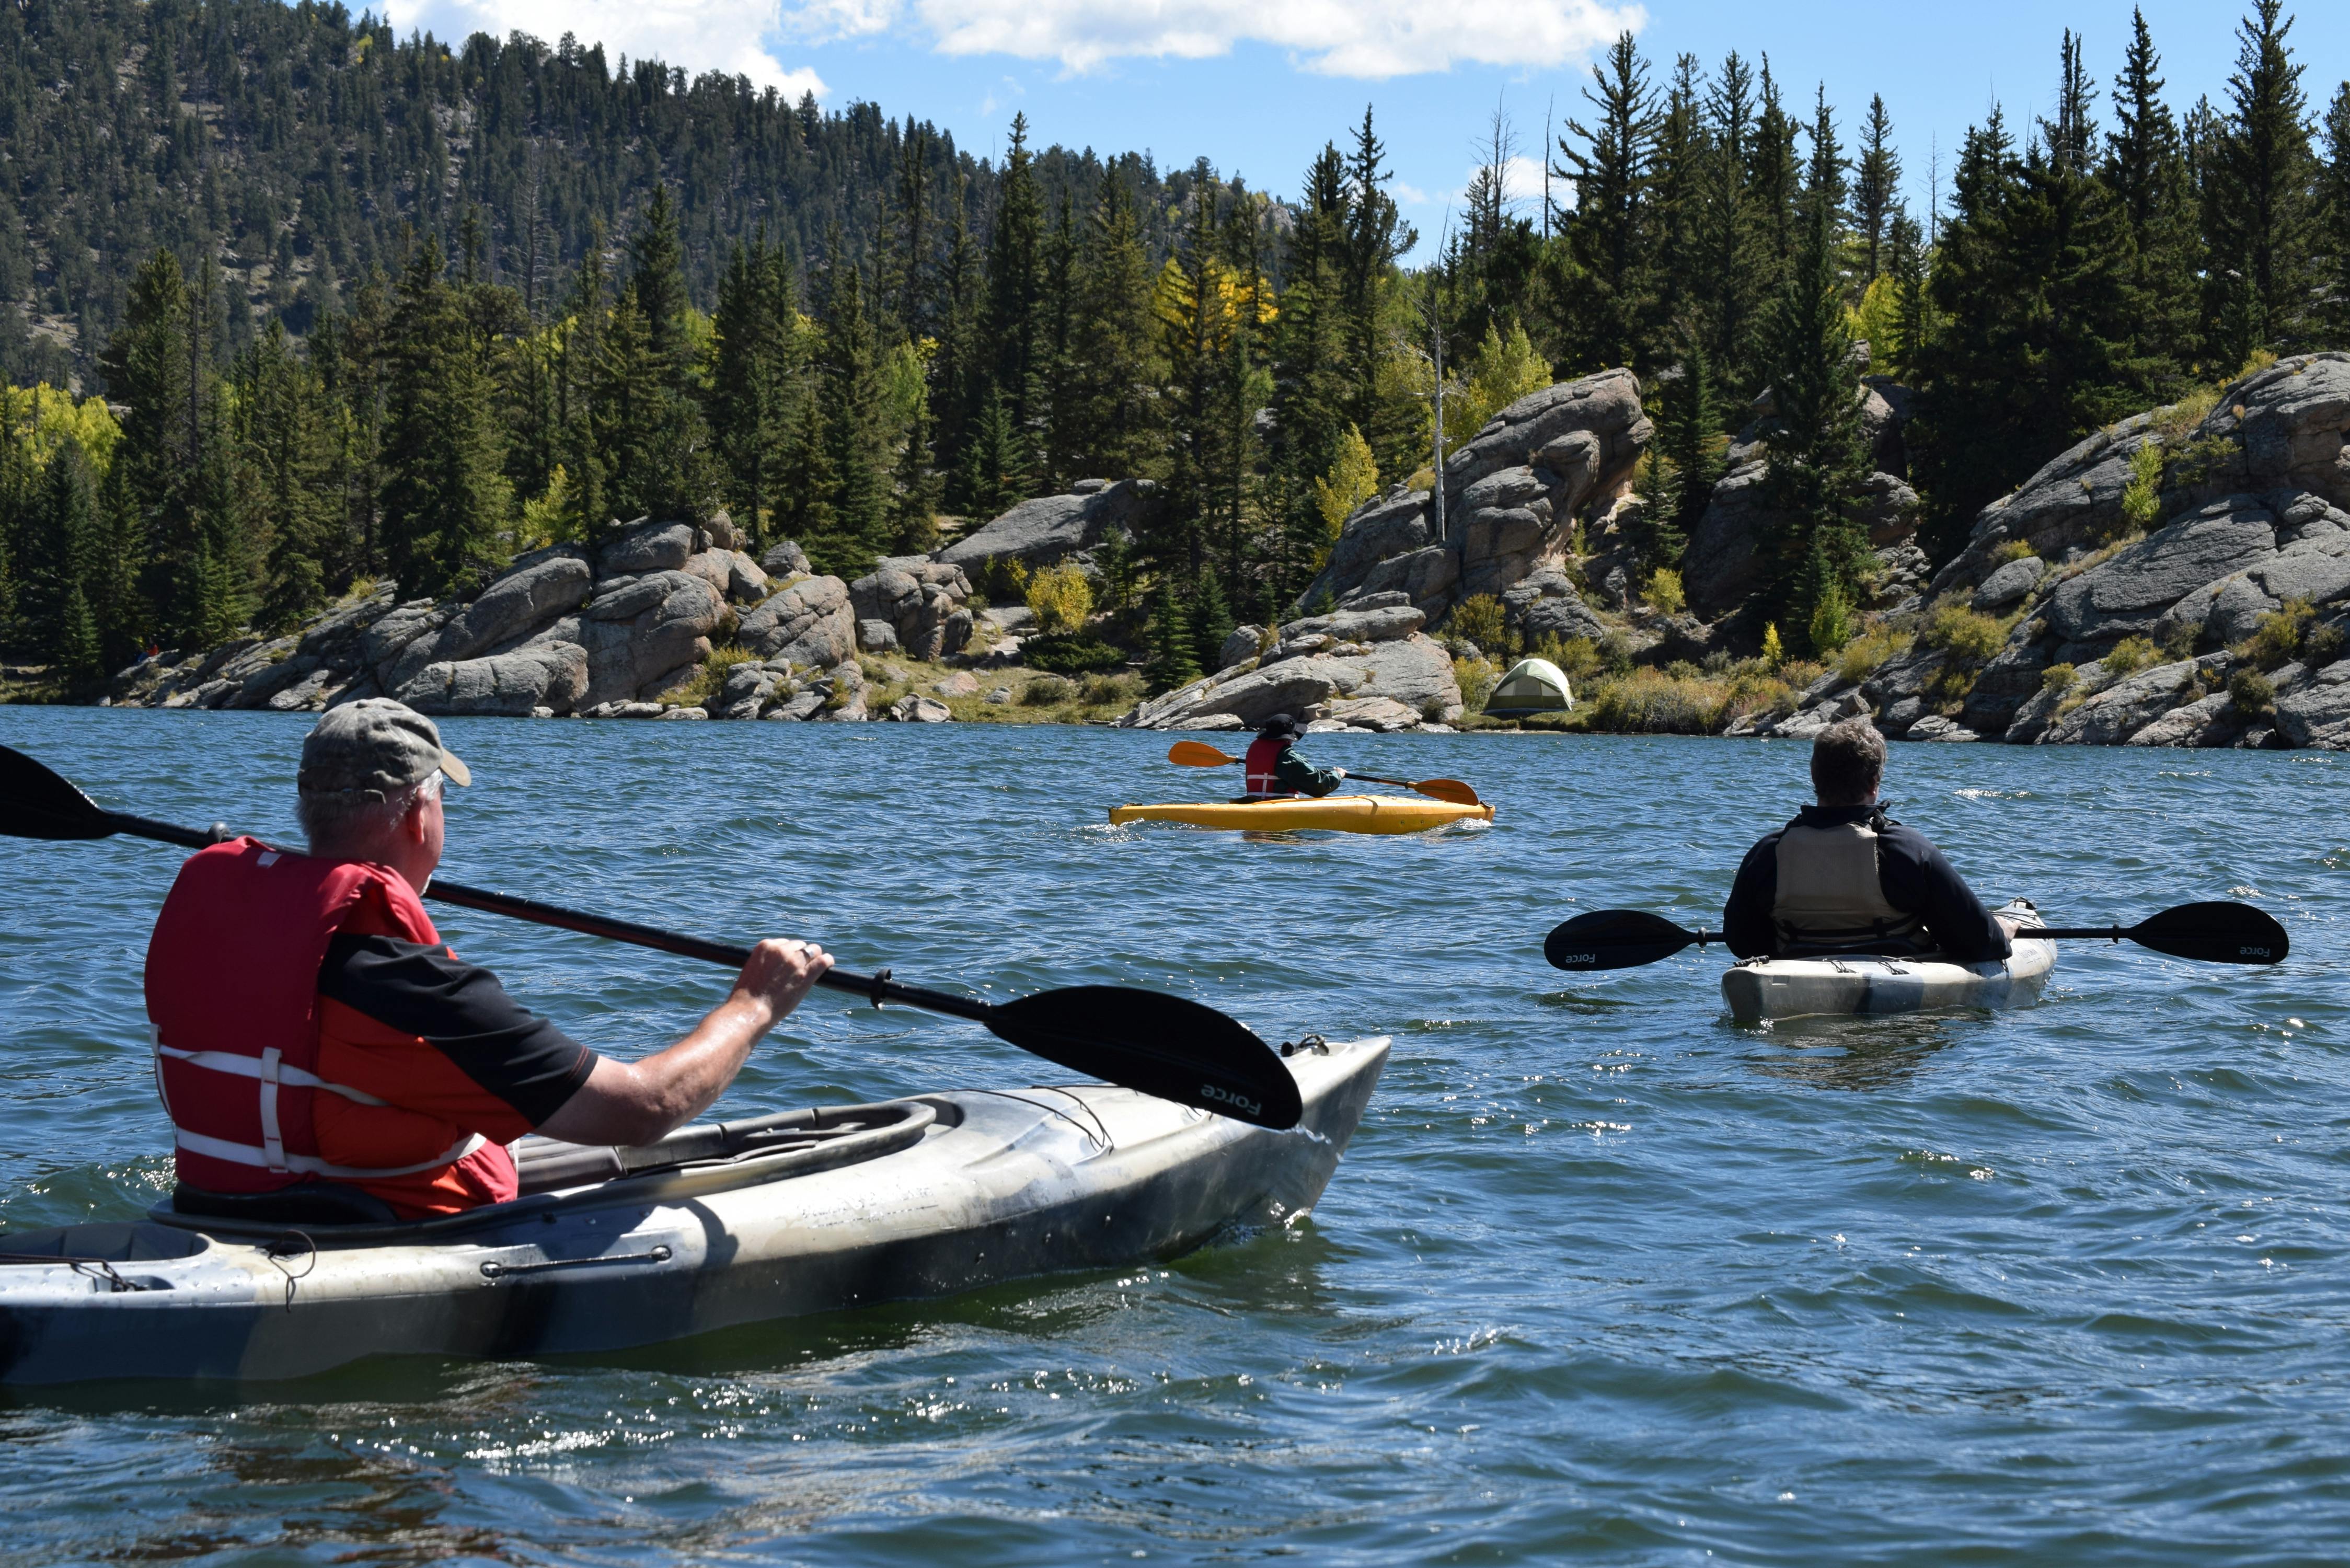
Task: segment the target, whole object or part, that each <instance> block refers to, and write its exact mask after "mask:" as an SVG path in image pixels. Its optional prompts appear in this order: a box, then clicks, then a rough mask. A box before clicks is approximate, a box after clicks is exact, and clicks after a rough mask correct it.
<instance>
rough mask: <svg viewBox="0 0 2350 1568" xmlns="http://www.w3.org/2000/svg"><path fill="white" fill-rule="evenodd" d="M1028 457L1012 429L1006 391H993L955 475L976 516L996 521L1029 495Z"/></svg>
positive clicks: (990, 392)
mask: <svg viewBox="0 0 2350 1568" xmlns="http://www.w3.org/2000/svg"><path fill="white" fill-rule="evenodd" d="M1025 455H1026V453H1025V452H1024V449H1023V447H1022V444H1021V441H1020V437H1019V435H1018V433H1017V432H1016V431H1014V429H1013V428H1012V410H1011V407H1010V405H1009V404H1007V403H1006V402H1005V401H1004V400H1003V393H1002V392H1000V391H998V390H996V389H994V388H993V387H991V388H989V389H988V392H987V400H986V401H984V402H983V403H982V404H981V405H980V410H979V418H978V419H977V420H975V421H972V430H971V434H970V436H969V437H968V438H967V439H966V440H965V441H964V442H963V449H962V468H961V469H960V470H959V471H958V472H957V473H956V475H955V488H956V491H957V492H958V493H960V494H961V495H962V497H963V504H964V505H966V506H968V507H969V508H970V509H971V513H972V516H974V517H979V518H988V519H993V518H994V517H995V516H997V515H998V514H1001V513H1003V512H1005V511H1008V510H1009V509H1010V508H1011V507H1012V506H1014V504H1017V503H1018V502H1019V501H1021V500H1022V499H1023V498H1024V496H1025V495H1026V494H1027V493H1028V487H1027V480H1026V475H1025V473H1024V471H1023V470H1022V468H1021V463H1022V462H1023V461H1024V457H1025Z"/></svg>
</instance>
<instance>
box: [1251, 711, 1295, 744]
mask: <svg viewBox="0 0 2350 1568" xmlns="http://www.w3.org/2000/svg"><path fill="white" fill-rule="evenodd" d="M1256 732H1257V733H1258V734H1260V735H1263V736H1265V737H1266V738H1267V739H1269V740H1275V741H1294V740H1295V739H1296V738H1297V721H1296V720H1295V719H1293V718H1291V717H1290V716H1289V715H1288V714H1286V713H1275V714H1274V715H1273V717H1271V718H1270V719H1267V720H1266V721H1265V722H1263V723H1262V724H1259V725H1258V726H1257V727H1256Z"/></svg>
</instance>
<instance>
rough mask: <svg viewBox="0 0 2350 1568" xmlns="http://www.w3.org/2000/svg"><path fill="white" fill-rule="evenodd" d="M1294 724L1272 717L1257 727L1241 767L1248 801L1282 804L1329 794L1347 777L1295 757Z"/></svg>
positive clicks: (1281, 715) (1279, 715) (1282, 716)
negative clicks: (1278, 802)
mask: <svg viewBox="0 0 2350 1568" xmlns="http://www.w3.org/2000/svg"><path fill="white" fill-rule="evenodd" d="M1298 734H1299V730H1298V728H1297V721H1296V720H1295V719H1293V718H1291V717H1290V716H1289V715H1288V714H1286V713H1275V714H1274V716H1273V717H1272V718H1270V719H1267V720H1266V721H1265V722H1263V724H1262V725H1260V726H1258V728H1257V732H1256V739H1255V740H1253V741H1251V742H1249V749H1248V755H1247V756H1246V757H1245V758H1243V759H1242V766H1243V769H1244V770H1245V771H1246V773H1247V774H1248V785H1247V788H1248V798H1249V799H1251V800H1284V799H1287V798H1289V797H1291V796H1293V795H1301V794H1310V795H1315V796H1317V797H1318V796H1321V795H1326V794H1329V793H1330V792H1331V791H1332V790H1334V789H1336V788H1337V787H1338V784H1339V782H1340V781H1341V780H1343V779H1344V778H1345V777H1346V776H1347V770H1346V769H1344V768H1317V767H1315V765H1314V764H1313V763H1309V762H1307V761H1306V760H1305V758H1304V757H1301V756H1299V755H1298V754H1297V752H1296V749H1295V748H1296V745H1297V737H1298Z"/></svg>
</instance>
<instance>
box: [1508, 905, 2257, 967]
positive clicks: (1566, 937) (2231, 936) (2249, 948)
mask: <svg viewBox="0 0 2350 1568" xmlns="http://www.w3.org/2000/svg"><path fill="white" fill-rule="evenodd" d="M2016 936H2017V937H2018V938H2019V939H2022V938H2031V939H2034V940H2037V939H2039V938H2043V937H2056V938H2088V939H2093V940H2100V941H2116V942H2120V941H2130V942H2136V943H2137V945H2138V946H2140V947H2142V948H2152V949H2153V950H2155V951H2156V952H2158V953H2168V954H2169V955H2170V956H2171V957H2172V958H2183V959H2194V960H2197V961H2199V962H2203V963H2281V962H2282V961H2283V960H2284V957H2285V955H2286V954H2287V953H2288V952H2290V951H2292V950H2293V944H2292V942H2291V941H2290V940H2288V939H2287V938H2286V936H2285V931H2284V928H2283V927H2282V926H2281V925H2279V924H2277V922H2276V919H2275V918H2274V917H2273V916H2271V915H2270V914H2268V913H2267V912H2266V911H2265V910H2262V909H2253V908H2252V907H2251V905H2249V904H2228V903H2213V904H2180V905H2178V907H2177V908H2175V909H2165V910H2163V911H2162V912H2161V913H2160V914H2158V915H2149V916H2147V918H2146V919H2143V920H2140V921H2139V922H2138V923H2137V925H2135V926H2053V927H2049V928H2047V929H2040V930H2035V929H2032V928H2030V927H2026V928H2025V929H2022V930H2020V931H2018V932H2016ZM1720 940H1721V932H1720V931H1692V930H1686V929H1683V928H1681V927H1679V926H1677V925H1675V924H1673V923H1672V921H1670V920H1668V919H1665V918H1664V917H1663V916H1661V915H1651V914H1648V913H1647V912H1646V911H1644V910H1640V909H1595V910H1593V911H1592V912H1591V913H1590V914H1587V915H1577V916H1575V919H1571V920H1568V921H1566V922H1565V924H1564V925H1561V926H1559V927H1557V928H1556V929H1554V930H1553V931H1552V932H1551V933H1550V935H1549V936H1548V937H1546V938H1544V940H1543V957H1544V958H1545V959H1548V960H1549V961H1550V964H1551V967H1552V968H1553V969H1565V970H1596V969H1637V968H1638V967H1639V966H1640V965H1642V964H1646V963H1655V962H1656V961H1658V960H1659V959H1667V958H1670V957H1672V956H1673V955H1674V954H1675V953H1677V952H1679V951H1680V950H1682V949H1683V948H1685V947H1688V946H1690V944H1692V943H1694V944H1696V945H1697V946H1700V947H1702V946H1704V945H1705V944H1706V943H1708V942H1718V941H1720Z"/></svg>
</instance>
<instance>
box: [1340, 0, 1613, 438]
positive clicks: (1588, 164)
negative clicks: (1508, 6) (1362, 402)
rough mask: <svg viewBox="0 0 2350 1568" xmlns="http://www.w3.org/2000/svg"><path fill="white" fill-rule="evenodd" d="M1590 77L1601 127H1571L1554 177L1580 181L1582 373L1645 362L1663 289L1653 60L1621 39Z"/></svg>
mask: <svg viewBox="0 0 2350 1568" xmlns="http://www.w3.org/2000/svg"><path fill="white" fill-rule="evenodd" d="M1591 77H1592V84H1593V85H1592V86H1591V87H1587V88H1584V89H1583V97H1584V99H1585V101H1586V102H1587V103H1589V104H1590V105H1591V107H1592V109H1593V111H1594V114H1593V119H1592V123H1591V125H1590V126H1589V127H1588V128H1586V127H1585V126H1584V125H1583V124H1582V122H1580V121H1579V120H1573V119H1570V120H1568V121H1567V122H1566V134H1565V136H1562V137H1560V138H1559V142H1558V151H1559V152H1560V154H1561V156H1562V157H1563V159H1564V160H1565V161H1564V162H1563V163H1561V164H1560V165H1559V166H1558V167H1557V168H1556V169H1555V170H1554V172H1555V173H1556V174H1558V175H1559V176H1560V177H1561V178H1564V179H1566V180H1570V181H1573V182H1574V183H1575V210H1574V212H1573V213H1570V214H1569V215H1568V217H1567V219H1566V223H1565V248H1566V250H1567V253H1568V254H1569V255H1571V256H1572V257H1573V258H1574V261H1575V265H1576V268H1577V271H1578V275H1579V276H1580V277H1581V279H1582V282H1583V287H1584V291H1585V292H1584V295H1583V297H1582V298H1581V299H1580V300H1578V301H1577V302H1576V306H1577V308H1576V309H1575V315H1576V316H1577V317H1580V323H1579V327H1578V330H1577V333H1576V337H1575V340H1573V341H1571V342H1570V344H1569V345H1568V358H1569V362H1570V363H1571V364H1572V365H1573V366H1575V368H1576V369H1600V368H1603V367H1606V366H1611V365H1630V364H1634V363H1637V362H1638V360H1639V359H1640V358H1641V349H1642V341H1641V338H1642V321H1641V317H1642V316H1643V314H1644V311H1643V308H1642V307H1643V306H1644V305H1645V303H1646V302H1647V299H1648V291H1649V290H1650V289H1651V288H1652V287H1653V282H1652V279H1651V277H1650V260H1651V255H1650V253H1651V245H1650V237H1649V234H1648V224H1647V223H1646V221H1645V220H1646V218H1647V216H1648V213H1647V201H1646V197H1647V192H1648V182H1649V179H1650V177H1651V174H1652V172H1653V171H1654V167H1655V161H1656V138H1657V130H1658V126H1659V114H1658V111H1657V104H1656V95H1655V93H1654V91H1653V90H1652V89H1651V88H1650V87H1649V85H1648V63H1647V62H1646V61H1645V60H1643V59H1641V57H1640V52H1639V49H1638V47H1637V46H1635V45H1634V43H1633V42H1632V35H1631V34H1630V33H1624V34H1622V35H1620V36H1617V40H1616V43H1615V45H1614V47H1611V48H1610V49H1609V50H1608V51H1607V58H1606V60H1605V61H1604V62H1603V63H1601V64H1598V65H1595V66H1593V67H1591ZM1568 138H1574V139H1575V140H1573V141H1570V140H1568ZM1577 142H1580V143H1581V145H1579V146H1578V145H1576V143H1577ZM1382 466H1385V464H1382Z"/></svg>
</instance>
